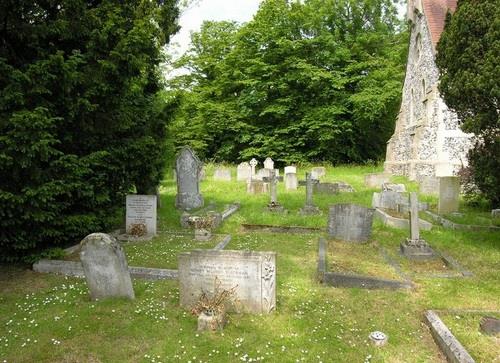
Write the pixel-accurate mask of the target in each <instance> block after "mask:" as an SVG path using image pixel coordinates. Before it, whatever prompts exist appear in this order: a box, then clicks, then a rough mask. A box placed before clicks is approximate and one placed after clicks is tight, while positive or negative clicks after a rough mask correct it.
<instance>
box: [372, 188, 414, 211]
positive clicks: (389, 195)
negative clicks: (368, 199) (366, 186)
mask: <svg viewBox="0 0 500 363" xmlns="http://www.w3.org/2000/svg"><path fill="white" fill-rule="evenodd" d="M401 204H408V196H407V194H403V193H399V192H394V191H383V192H380V193H376V192H375V193H373V197H372V207H373V208H382V209H389V210H395V211H396V210H398V208H399V207H398V206H399V205H401Z"/></svg>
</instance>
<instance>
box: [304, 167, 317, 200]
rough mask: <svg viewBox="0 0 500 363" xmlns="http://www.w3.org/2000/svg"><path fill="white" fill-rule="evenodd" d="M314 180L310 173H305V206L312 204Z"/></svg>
mask: <svg viewBox="0 0 500 363" xmlns="http://www.w3.org/2000/svg"><path fill="white" fill-rule="evenodd" d="M314 180H315V179H313V178H312V175H311V173H306V206H314V203H313V187H314V186H313V184H314Z"/></svg>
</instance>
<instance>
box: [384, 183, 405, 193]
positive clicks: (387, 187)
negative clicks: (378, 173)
mask: <svg viewBox="0 0 500 363" xmlns="http://www.w3.org/2000/svg"><path fill="white" fill-rule="evenodd" d="M382 190H383V191H393V192H399V193H404V192H406V186H405V185H404V184H394V183H384V184H382Z"/></svg>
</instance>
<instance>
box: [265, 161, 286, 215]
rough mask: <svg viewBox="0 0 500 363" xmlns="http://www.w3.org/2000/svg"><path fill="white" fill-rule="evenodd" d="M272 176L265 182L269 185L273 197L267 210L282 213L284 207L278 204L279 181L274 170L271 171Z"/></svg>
mask: <svg viewBox="0 0 500 363" xmlns="http://www.w3.org/2000/svg"><path fill="white" fill-rule="evenodd" d="M270 174H271V176H270V177H269V178H265V179H264V181H265V182H267V183H269V190H270V195H271V200H270V202H269V204H268V205H267V209H268V210H269V211H271V212H282V211H283V206H282V205H281V204H279V203H278V190H277V189H278V188H277V185H276V184H277V180H276V177H275V175H274V170H271V171H270Z"/></svg>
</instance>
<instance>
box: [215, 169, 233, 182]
mask: <svg viewBox="0 0 500 363" xmlns="http://www.w3.org/2000/svg"><path fill="white" fill-rule="evenodd" d="M214 180H221V181H231V170H229V169H226V168H217V169H215V171H214Z"/></svg>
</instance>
